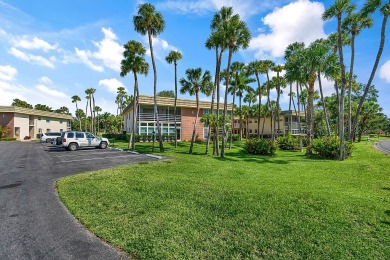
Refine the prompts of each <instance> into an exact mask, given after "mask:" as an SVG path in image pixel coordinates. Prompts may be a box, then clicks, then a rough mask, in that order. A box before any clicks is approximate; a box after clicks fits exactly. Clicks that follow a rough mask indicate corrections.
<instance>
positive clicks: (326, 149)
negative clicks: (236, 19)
mask: <svg viewBox="0 0 390 260" xmlns="http://www.w3.org/2000/svg"><path fill="white" fill-rule="evenodd" d="M311 149H312V152H313V154H314V155H316V156H318V157H320V158H326V159H338V158H339V155H340V139H339V138H338V137H337V136H332V137H327V136H324V137H321V138H316V139H313V141H312V144H311ZM352 150H353V145H352V144H351V143H348V142H345V158H348V157H350V156H351V155H352Z"/></svg>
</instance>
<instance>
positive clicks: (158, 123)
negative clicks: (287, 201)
mask: <svg viewBox="0 0 390 260" xmlns="http://www.w3.org/2000/svg"><path fill="white" fill-rule="evenodd" d="M148 38H149V47H150V56H151V57H152V65H153V75H154V80H153V89H154V115H155V117H156V122H157V132H158V138H159V146H160V152H163V151H164V146H163V142H162V136H161V126H160V120H159V118H158V108H157V69H156V63H155V61H154V55H153V44H152V35H151V31H150V29H148Z"/></svg>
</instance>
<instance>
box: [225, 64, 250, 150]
mask: <svg viewBox="0 0 390 260" xmlns="http://www.w3.org/2000/svg"><path fill="white" fill-rule="evenodd" d="M244 68H245V63H243V62H237V61H235V62H233V63H232V66H231V70H232V78H233V79H232V82H231V83H230V87H229V89H228V91H229V93H230V94H231V95H232V96H233V111H232V120H234V104H235V99H236V95H237V94H238V93H239V97H240V107H241V98H242V92H239V87H238V85H239V84H240V75H241V74H242V73H244ZM226 73H227V71H226V70H224V71H223V73H222V75H223V78H225V80H226ZM241 87H243V86H241ZM241 121H242V119H241V118H240V141H241V140H242V125H241ZM231 143H232V136H231V137H230V145H231Z"/></svg>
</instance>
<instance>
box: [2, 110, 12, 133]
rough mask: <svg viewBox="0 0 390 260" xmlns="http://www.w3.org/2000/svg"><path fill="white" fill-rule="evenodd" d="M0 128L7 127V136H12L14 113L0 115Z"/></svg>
mask: <svg viewBox="0 0 390 260" xmlns="http://www.w3.org/2000/svg"><path fill="white" fill-rule="evenodd" d="M0 126H7V127H9V129H10V132H9V134H8V135H9V136H11V137H12V136H14V113H7V112H4V113H0Z"/></svg>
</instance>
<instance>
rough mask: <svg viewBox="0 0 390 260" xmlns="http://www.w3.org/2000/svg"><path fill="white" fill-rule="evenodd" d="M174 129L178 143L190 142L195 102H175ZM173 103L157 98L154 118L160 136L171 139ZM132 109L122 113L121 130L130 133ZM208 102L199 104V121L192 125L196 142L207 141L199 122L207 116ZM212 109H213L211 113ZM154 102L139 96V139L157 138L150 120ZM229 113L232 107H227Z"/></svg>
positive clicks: (167, 99)
mask: <svg viewBox="0 0 390 260" xmlns="http://www.w3.org/2000/svg"><path fill="white" fill-rule="evenodd" d="M176 103H177V104H176V110H177V112H176V125H177V137H178V140H191V137H192V131H193V129H194V121H195V117H196V101H195V100H187V99H177V102H176ZM174 104H175V99H174V98H169V97H157V107H158V117H159V121H160V125H161V131H162V135H163V136H174V134H175V118H174V113H173V111H174ZM220 104H221V105H220V106H221V108H223V103H220ZM133 106H134V103H133V102H131V103H130V104H129V105H128V106H127V107H126V108H125V109H124V110H123V113H122V116H123V119H124V129H125V130H126V131H127V132H131V129H132V124H133ZM210 106H211V102H207V101H199V108H200V110H199V117H198V121H197V125H196V136H197V137H198V138H199V139H205V138H206V137H207V130H208V129H207V127H204V125H203V123H202V122H201V118H202V116H203V115H204V114H207V113H210ZM215 107H216V105H214V109H215ZM153 109H154V99H153V97H152V96H139V98H138V110H137V111H138V115H137V126H136V129H137V130H136V132H137V133H138V134H140V135H141V136H142V135H152V133H153V132H155V133H156V134H157V121H156V118H155V117H154V110H153ZM228 110H229V113H230V111H231V110H232V105H231V104H228Z"/></svg>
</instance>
